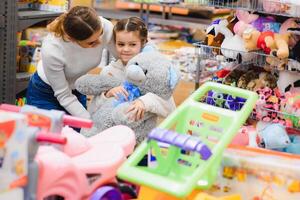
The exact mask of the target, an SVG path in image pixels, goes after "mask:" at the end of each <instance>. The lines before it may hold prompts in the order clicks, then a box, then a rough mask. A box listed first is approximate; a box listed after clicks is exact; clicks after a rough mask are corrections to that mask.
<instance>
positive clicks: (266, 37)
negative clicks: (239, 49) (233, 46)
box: [243, 28, 290, 59]
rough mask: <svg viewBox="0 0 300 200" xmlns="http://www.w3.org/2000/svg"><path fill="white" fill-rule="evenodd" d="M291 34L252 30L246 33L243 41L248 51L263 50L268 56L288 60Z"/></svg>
mask: <svg viewBox="0 0 300 200" xmlns="http://www.w3.org/2000/svg"><path fill="white" fill-rule="evenodd" d="M289 36H290V33H287V34H276V33H273V32H271V31H266V32H259V31H258V30H256V29H253V28H250V29H247V30H245V31H244V33H243V40H244V44H245V48H246V50H248V51H254V50H259V49H262V50H263V51H264V52H265V53H266V54H270V53H271V52H272V54H273V55H274V56H277V57H278V58H281V59H283V58H288V56H289V47H288V41H289Z"/></svg>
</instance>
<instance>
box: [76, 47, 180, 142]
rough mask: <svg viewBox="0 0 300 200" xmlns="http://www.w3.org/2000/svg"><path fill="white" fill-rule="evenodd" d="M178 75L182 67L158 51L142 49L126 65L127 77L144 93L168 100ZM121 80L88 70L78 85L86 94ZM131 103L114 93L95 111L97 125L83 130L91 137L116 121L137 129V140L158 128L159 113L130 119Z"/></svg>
mask: <svg viewBox="0 0 300 200" xmlns="http://www.w3.org/2000/svg"><path fill="white" fill-rule="evenodd" d="M179 78H180V75H179V71H178V70H177V69H176V68H175V67H174V66H173V64H172V63H171V61H170V60H169V59H167V58H166V57H165V56H164V55H162V54H160V53H159V52H157V51H151V52H142V53H140V54H138V55H136V56H135V57H133V58H132V59H131V60H130V61H129V62H128V64H127V66H126V81H127V82H130V83H133V84H134V85H136V86H137V87H138V88H139V89H140V92H141V95H145V94H146V93H148V92H151V93H153V94H156V95H158V96H159V97H161V98H163V99H165V100H168V99H169V98H171V96H172V94H173V90H174V89H175V87H176V85H177V83H178V81H179ZM122 84H123V82H122V81H121V80H117V79H115V78H113V77H111V76H107V75H92V74H88V75H84V76H82V77H80V78H79V79H78V80H77V81H76V83H75V86H76V88H77V90H78V91H79V92H81V93H83V94H86V95H94V96H96V95H101V93H102V92H106V91H108V90H109V89H111V88H114V87H117V86H120V85H122ZM130 104H131V102H123V103H120V104H118V105H116V99H115V98H114V97H111V98H108V100H106V101H105V102H104V103H103V104H102V105H101V106H100V108H99V110H97V111H96V112H94V113H92V116H91V118H92V120H93V122H94V126H93V127H92V128H91V129H89V130H84V131H83V134H84V135H85V136H87V137H89V136H93V135H95V134H98V133H100V132H101V131H103V130H105V129H107V128H109V127H112V126H115V125H126V126H128V127H130V128H132V129H133V130H134V131H135V133H136V139H137V142H138V143H140V142H141V141H143V140H144V138H145V137H146V136H147V134H148V133H149V132H150V131H151V130H152V129H153V128H155V126H156V121H157V117H158V116H157V114H154V113H150V112H145V115H144V118H143V119H141V120H139V121H132V120H129V116H130V113H126V110H127V109H128V107H129V106H130Z"/></svg>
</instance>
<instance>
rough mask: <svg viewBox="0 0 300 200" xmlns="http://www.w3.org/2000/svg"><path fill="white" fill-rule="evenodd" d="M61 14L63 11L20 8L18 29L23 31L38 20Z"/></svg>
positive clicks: (52, 17) (49, 18)
mask: <svg viewBox="0 0 300 200" xmlns="http://www.w3.org/2000/svg"><path fill="white" fill-rule="evenodd" d="M61 14H62V12H53V11H42V10H19V11H18V19H19V24H18V25H19V26H18V31H22V30H23V29H25V28H27V27H29V26H32V25H34V24H36V23H38V22H41V21H45V20H51V19H54V18H55V17H58V16H59V15H61Z"/></svg>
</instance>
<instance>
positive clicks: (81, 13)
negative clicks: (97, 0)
mask: <svg viewBox="0 0 300 200" xmlns="http://www.w3.org/2000/svg"><path fill="white" fill-rule="evenodd" d="M47 28H48V30H49V31H50V32H53V33H54V35H55V36H56V37H61V38H62V39H63V40H67V38H66V36H69V37H71V38H72V39H75V40H78V41H82V40H86V39H88V38H89V37H91V36H92V35H93V34H94V33H95V32H96V31H99V30H101V28H102V27H101V23H100V19H99V17H98V15H97V13H96V11H95V10H94V9H92V8H90V7H86V6H75V7H73V8H71V9H70V10H69V12H67V13H64V14H62V15H61V16H59V17H58V18H56V19H55V20H54V21H53V22H52V23H50V24H49V25H48V27H47Z"/></svg>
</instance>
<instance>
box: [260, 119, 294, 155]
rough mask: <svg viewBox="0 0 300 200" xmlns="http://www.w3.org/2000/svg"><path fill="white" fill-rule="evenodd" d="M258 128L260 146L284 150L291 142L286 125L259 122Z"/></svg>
mask: <svg viewBox="0 0 300 200" xmlns="http://www.w3.org/2000/svg"><path fill="white" fill-rule="evenodd" d="M256 130H257V133H258V136H259V138H260V142H259V145H258V146H260V147H263V148H266V149H273V150H282V149H283V148H285V147H287V146H288V145H289V144H290V143H291V140H290V138H289V136H288V134H287V132H286V130H285V127H284V126H282V125H281V124H272V123H264V122H258V123H257V125H256Z"/></svg>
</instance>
